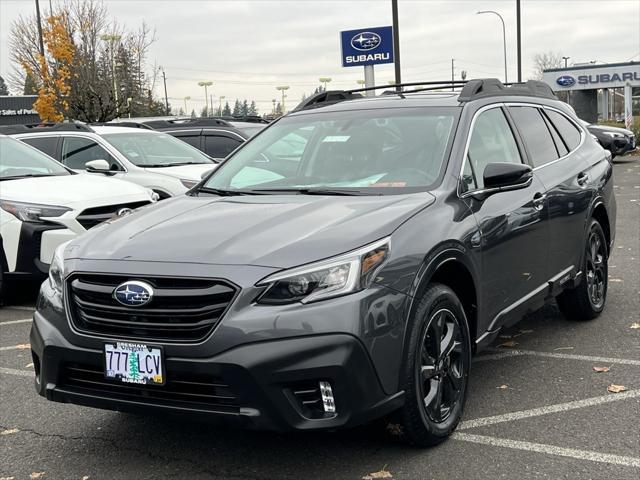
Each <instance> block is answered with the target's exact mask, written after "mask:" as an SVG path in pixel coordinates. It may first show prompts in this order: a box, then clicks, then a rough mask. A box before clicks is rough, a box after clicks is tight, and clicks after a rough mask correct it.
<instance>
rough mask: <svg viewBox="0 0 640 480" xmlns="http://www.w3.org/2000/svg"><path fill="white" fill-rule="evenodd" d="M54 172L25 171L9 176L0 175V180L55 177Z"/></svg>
mask: <svg viewBox="0 0 640 480" xmlns="http://www.w3.org/2000/svg"><path fill="white" fill-rule="evenodd" d="M57 176H58V175H57V174H55V173H27V174H25V175H12V176H10V177H0V180H16V179H18V178H34V177H57Z"/></svg>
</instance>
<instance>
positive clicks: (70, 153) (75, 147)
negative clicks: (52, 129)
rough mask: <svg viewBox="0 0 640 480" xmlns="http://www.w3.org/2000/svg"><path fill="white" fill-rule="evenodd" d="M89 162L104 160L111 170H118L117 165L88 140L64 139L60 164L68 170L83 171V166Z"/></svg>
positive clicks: (106, 153) (110, 157) (94, 143)
mask: <svg viewBox="0 0 640 480" xmlns="http://www.w3.org/2000/svg"><path fill="white" fill-rule="evenodd" d="M91 160H106V161H107V162H109V165H111V167H112V170H117V169H118V164H117V163H116V162H115V160H114V159H113V157H112V156H111V155H109V153H108V152H107V151H106V150H105V149H104V148H102V147H101V146H100V145H98V144H97V143H96V142H95V141H93V140H91V139H89V138H81V137H65V138H64V140H63V142H62V160H61V161H62V163H64V164H65V165H66V166H67V167H69V168H74V169H76V170H84V169H85V168H86V166H85V164H86V163H87V162H90V161H91ZM114 165H115V168H114Z"/></svg>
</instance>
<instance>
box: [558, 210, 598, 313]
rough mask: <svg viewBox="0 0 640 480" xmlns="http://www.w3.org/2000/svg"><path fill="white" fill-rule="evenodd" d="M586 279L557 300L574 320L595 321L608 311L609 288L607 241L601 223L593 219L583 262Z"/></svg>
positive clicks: (563, 310) (564, 311) (559, 305)
mask: <svg viewBox="0 0 640 480" xmlns="http://www.w3.org/2000/svg"><path fill="white" fill-rule="evenodd" d="M582 272H583V276H584V278H583V279H582V281H581V282H580V284H579V285H578V286H576V287H574V288H572V289H570V290H565V291H564V292H562V293H561V294H560V295H558V298H557V299H556V301H557V302H558V307H560V311H561V312H562V313H563V314H564V316H565V317H567V318H568V319H570V320H593V319H594V318H596V317H598V316H599V315H600V314H601V313H602V311H603V310H604V305H605V303H606V301H607V290H608V286H609V267H608V251H607V239H606V237H605V235H604V232H603V231H602V227H601V226H600V223H598V221H597V220H595V219H592V220H591V225H589V230H588V233H587V241H586V245H585V251H584V260H583V262H582Z"/></svg>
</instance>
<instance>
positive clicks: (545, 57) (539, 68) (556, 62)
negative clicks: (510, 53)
mask: <svg viewBox="0 0 640 480" xmlns="http://www.w3.org/2000/svg"><path fill="white" fill-rule="evenodd" d="M533 65H534V66H533V78H534V79H536V80H542V73H543V72H544V71H545V70H547V69H549V68H560V67H562V53H558V52H552V51H549V52H542V53H536V54H535V55H534V56H533Z"/></svg>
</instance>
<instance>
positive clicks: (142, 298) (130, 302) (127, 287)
mask: <svg viewBox="0 0 640 480" xmlns="http://www.w3.org/2000/svg"><path fill="white" fill-rule="evenodd" d="M113 298H115V300H116V301H117V302H118V303H120V304H122V305H124V306H126V307H141V306H143V305H146V304H147V303H149V302H150V301H151V299H152V298H153V287H152V286H151V285H149V284H148V283H145V282H138V281H133V280H132V281H129V282H124V283H122V284H120V285H118V286H117V287H116V289H115V290H114V291H113Z"/></svg>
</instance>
